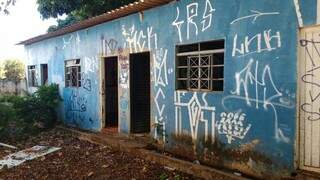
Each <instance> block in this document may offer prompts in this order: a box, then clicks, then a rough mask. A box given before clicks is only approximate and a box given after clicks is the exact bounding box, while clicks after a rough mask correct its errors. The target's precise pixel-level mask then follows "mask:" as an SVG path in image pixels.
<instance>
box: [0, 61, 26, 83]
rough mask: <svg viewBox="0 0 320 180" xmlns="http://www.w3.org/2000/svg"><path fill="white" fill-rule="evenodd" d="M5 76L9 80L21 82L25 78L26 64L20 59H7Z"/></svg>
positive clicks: (4, 68) (4, 67) (4, 66)
mask: <svg viewBox="0 0 320 180" xmlns="http://www.w3.org/2000/svg"><path fill="white" fill-rule="evenodd" d="M3 70H4V77H5V78H6V79H8V80H11V81H14V82H19V81H20V80H21V79H23V78H24V75H25V71H24V64H23V63H22V61H20V60H16V59H12V60H6V61H5V62H4V65H3Z"/></svg>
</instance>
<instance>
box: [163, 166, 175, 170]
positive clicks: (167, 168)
mask: <svg viewBox="0 0 320 180" xmlns="http://www.w3.org/2000/svg"><path fill="white" fill-rule="evenodd" d="M164 169H166V170H169V171H174V170H175V169H174V168H172V167H169V166H164Z"/></svg>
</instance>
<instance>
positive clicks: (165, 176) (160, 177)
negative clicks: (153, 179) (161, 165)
mask: <svg viewBox="0 0 320 180" xmlns="http://www.w3.org/2000/svg"><path fill="white" fill-rule="evenodd" d="M159 179H160V180H167V179H168V175H167V174H166V173H165V172H163V173H162V174H160V176H159Z"/></svg>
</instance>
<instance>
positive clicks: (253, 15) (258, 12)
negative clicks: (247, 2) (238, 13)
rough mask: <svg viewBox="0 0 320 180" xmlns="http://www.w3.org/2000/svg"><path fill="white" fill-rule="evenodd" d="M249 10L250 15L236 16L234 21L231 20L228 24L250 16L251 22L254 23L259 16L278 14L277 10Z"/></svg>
mask: <svg viewBox="0 0 320 180" xmlns="http://www.w3.org/2000/svg"><path fill="white" fill-rule="evenodd" d="M250 12H252V14H251V15H248V16H243V17H240V18H237V19H235V20H234V21H232V22H231V23H230V24H235V23H237V22H240V21H243V20H246V19H251V18H253V19H252V21H251V23H252V24H254V23H255V22H256V20H257V19H258V18H259V17H262V16H271V15H279V14H280V13H279V12H265V13H264V12H260V11H257V10H250Z"/></svg>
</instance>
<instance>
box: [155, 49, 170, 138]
mask: <svg viewBox="0 0 320 180" xmlns="http://www.w3.org/2000/svg"><path fill="white" fill-rule="evenodd" d="M167 54H168V50H167V49H165V50H163V49H159V50H156V51H155V54H153V61H154V81H155V86H156V88H158V89H157V93H156V96H155V98H154V102H155V104H156V107H157V116H156V117H155V123H156V124H157V125H159V126H161V127H162V135H161V136H162V137H163V141H165V138H166V137H165V136H166V134H165V130H166V129H165V128H166V121H165V119H166V118H164V117H163V111H164V109H165V107H166V105H165V104H163V103H160V100H162V101H164V100H165V98H166V96H165V94H164V92H163V88H166V86H167V85H168V72H167V71H168V70H167ZM155 138H158V132H157V130H156V131H155Z"/></svg>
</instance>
